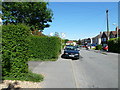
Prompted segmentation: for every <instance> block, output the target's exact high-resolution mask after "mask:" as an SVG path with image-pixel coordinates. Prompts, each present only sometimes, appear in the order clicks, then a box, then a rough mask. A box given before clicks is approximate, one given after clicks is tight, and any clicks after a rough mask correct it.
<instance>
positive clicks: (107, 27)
mask: <svg viewBox="0 0 120 90" xmlns="http://www.w3.org/2000/svg"><path fill="white" fill-rule="evenodd" d="M106 17H107V37H108V40H109V21H108V10H106Z"/></svg>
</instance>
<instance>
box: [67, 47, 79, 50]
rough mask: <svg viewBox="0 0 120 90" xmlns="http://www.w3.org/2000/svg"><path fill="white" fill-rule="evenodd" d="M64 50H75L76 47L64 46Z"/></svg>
mask: <svg viewBox="0 0 120 90" xmlns="http://www.w3.org/2000/svg"><path fill="white" fill-rule="evenodd" d="M65 50H77V48H76V47H66V48H65Z"/></svg>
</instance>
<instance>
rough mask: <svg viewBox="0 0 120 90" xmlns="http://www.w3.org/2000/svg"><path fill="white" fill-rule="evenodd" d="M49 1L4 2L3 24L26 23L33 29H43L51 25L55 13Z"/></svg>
mask: <svg viewBox="0 0 120 90" xmlns="http://www.w3.org/2000/svg"><path fill="white" fill-rule="evenodd" d="M47 5H48V3H47V2H3V3H2V14H3V16H2V19H3V21H4V22H3V24H5V25H7V24H11V23H12V24H17V23H25V24H27V25H29V26H30V27H31V30H35V29H38V30H41V31H43V30H44V28H47V27H49V26H50V24H48V23H49V22H52V16H53V13H52V11H51V9H49V8H48V7H47Z"/></svg>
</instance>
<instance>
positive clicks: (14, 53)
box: [2, 24, 30, 77]
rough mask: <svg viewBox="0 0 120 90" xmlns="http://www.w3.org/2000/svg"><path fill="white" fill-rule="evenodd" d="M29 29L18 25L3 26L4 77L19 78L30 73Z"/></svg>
mask: <svg viewBox="0 0 120 90" xmlns="http://www.w3.org/2000/svg"><path fill="white" fill-rule="evenodd" d="M29 36H30V30H29V27H27V26H25V25H23V24H18V25H3V26H2V75H3V76H13V77H17V76H18V75H20V74H21V73H28V64H27V61H28V59H29V51H28V49H29V48H28V46H29V40H30V38H29Z"/></svg>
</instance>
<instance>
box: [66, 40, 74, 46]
mask: <svg viewBox="0 0 120 90" xmlns="http://www.w3.org/2000/svg"><path fill="white" fill-rule="evenodd" d="M66 45H73V46H75V45H76V42H73V41H67V42H66Z"/></svg>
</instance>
